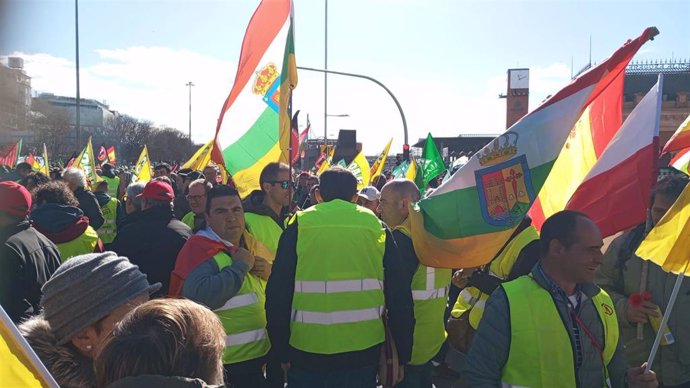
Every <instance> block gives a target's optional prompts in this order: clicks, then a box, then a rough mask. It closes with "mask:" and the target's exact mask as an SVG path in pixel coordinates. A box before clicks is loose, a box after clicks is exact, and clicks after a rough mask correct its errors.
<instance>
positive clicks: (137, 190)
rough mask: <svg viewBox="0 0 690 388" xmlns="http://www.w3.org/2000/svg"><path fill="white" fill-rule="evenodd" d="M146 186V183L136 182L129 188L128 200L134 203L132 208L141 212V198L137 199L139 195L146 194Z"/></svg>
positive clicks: (127, 190)
mask: <svg viewBox="0 0 690 388" xmlns="http://www.w3.org/2000/svg"><path fill="white" fill-rule="evenodd" d="M145 186H146V183H144V182H135V183H131V184H130V185H129V186H127V189H126V192H127V198H128V199H129V200H131V201H132V206H134V208H135V209H137V210H141V205H142V201H141V197H137V195H139V194H141V193H143V192H144V187H145Z"/></svg>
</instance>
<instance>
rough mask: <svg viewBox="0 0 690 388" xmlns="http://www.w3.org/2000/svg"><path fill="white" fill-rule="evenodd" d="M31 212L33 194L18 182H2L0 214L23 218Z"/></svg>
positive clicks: (0, 183)
mask: <svg viewBox="0 0 690 388" xmlns="http://www.w3.org/2000/svg"><path fill="white" fill-rule="evenodd" d="M30 211H31V194H30V193H29V190H27V189H26V187H24V186H22V185H20V184H19V183H16V182H11V181H6V182H0V212H3V213H7V214H9V215H12V216H17V217H22V216H26V215H27V214H29V212H30Z"/></svg>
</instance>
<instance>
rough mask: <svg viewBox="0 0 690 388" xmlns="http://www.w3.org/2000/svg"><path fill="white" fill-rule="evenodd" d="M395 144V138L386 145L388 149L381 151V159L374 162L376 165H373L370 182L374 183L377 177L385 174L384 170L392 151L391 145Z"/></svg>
mask: <svg viewBox="0 0 690 388" xmlns="http://www.w3.org/2000/svg"><path fill="white" fill-rule="evenodd" d="M392 143H393V138H391V139H390V140H388V144H386V147H385V148H384V149H383V151H381V153H380V154H379V157H378V158H376V160H375V161H374V164H372V165H371V179H370V182H373V181H374V179H376V177H378V176H379V175H381V174H382V173H383V168H384V167H385V166H386V159H388V152H390V150H391V144H392Z"/></svg>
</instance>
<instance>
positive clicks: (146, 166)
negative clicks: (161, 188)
mask: <svg viewBox="0 0 690 388" xmlns="http://www.w3.org/2000/svg"><path fill="white" fill-rule="evenodd" d="M150 180H151V160H150V159H149V150H148V148H146V145H144V149H143V150H141V154H139V159H138V160H137V164H136V165H135V166H134V171H132V183H134V182H148V181H150Z"/></svg>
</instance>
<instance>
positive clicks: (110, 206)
mask: <svg viewBox="0 0 690 388" xmlns="http://www.w3.org/2000/svg"><path fill="white" fill-rule="evenodd" d="M118 204H119V201H118V200H117V198H115V197H110V200H109V201H108V202H106V203H105V205H103V206H101V213H103V225H101V227H100V228H98V236H99V237H100V238H101V241H103V244H110V243H111V242H113V240H115V236H117V206H118Z"/></svg>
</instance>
